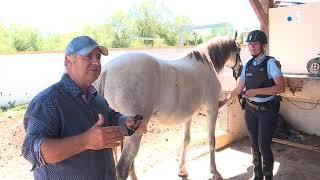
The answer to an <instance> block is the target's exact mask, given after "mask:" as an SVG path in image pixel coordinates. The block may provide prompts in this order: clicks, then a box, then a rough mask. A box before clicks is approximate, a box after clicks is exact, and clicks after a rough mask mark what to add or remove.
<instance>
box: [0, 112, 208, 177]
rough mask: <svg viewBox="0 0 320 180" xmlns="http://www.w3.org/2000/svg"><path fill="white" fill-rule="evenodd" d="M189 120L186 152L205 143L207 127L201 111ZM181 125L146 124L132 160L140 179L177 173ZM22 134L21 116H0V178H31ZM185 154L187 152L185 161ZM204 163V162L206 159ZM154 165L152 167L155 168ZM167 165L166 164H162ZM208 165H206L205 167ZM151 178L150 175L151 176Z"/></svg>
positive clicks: (181, 137) (180, 146) (206, 148)
mask: <svg viewBox="0 0 320 180" xmlns="http://www.w3.org/2000/svg"><path fill="white" fill-rule="evenodd" d="M194 119H195V120H194V121H193V123H192V131H191V138H192V139H191V143H190V145H189V152H191V151H194V150H196V149H198V147H205V151H207V150H208V147H207V145H206V137H207V128H206V119H205V116H204V115H201V114H200V115H196V116H195V117H194ZM183 127H184V126H183V125H175V126H170V127H166V126H162V125H156V124H154V123H152V122H150V123H149V124H148V132H147V134H145V135H144V137H143V139H142V144H141V148H140V151H139V153H138V156H137V158H136V160H135V165H136V173H137V175H138V177H141V178H142V179H149V178H147V177H149V175H150V174H151V175H154V174H155V172H154V171H155V170H156V169H158V168H160V167H161V166H163V163H164V162H166V166H167V165H168V164H170V166H171V165H172V168H170V169H171V170H172V172H171V173H172V174H174V177H177V178H178V176H177V172H178V162H179V158H180V153H181V151H182V140H183V129H184V128H183ZM23 138H24V129H23V125H22V119H18V118H17V117H15V116H14V115H8V116H6V117H4V118H1V119H0V139H1V141H0V179H1V180H6V179H7V180H9V179H10V180H11V179H24V180H28V179H33V178H32V173H31V171H30V169H31V164H30V163H29V162H27V161H26V160H25V159H24V158H23V157H22V155H21V144H22V140H23ZM188 158H189V156H188V154H187V161H190V159H189V160H188ZM207 166H208V163H207ZM155 167H156V168H155ZM166 168H167V167H166ZM206 168H207V169H208V167H206ZM153 179H154V177H153Z"/></svg>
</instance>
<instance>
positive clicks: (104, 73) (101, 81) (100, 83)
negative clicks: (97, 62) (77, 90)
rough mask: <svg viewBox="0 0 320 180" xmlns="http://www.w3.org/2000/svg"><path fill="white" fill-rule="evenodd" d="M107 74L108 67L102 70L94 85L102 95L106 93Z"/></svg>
mask: <svg viewBox="0 0 320 180" xmlns="http://www.w3.org/2000/svg"><path fill="white" fill-rule="evenodd" d="M106 76H107V69H104V70H102V72H101V74H100V75H99V77H98V79H97V80H96V81H95V82H94V83H93V86H94V87H95V88H96V89H97V91H98V94H99V95H101V96H103V95H104V87H105V81H106Z"/></svg>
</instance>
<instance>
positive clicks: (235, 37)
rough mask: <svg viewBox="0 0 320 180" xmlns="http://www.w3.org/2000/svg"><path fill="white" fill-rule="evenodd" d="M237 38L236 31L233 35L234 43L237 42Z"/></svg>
mask: <svg viewBox="0 0 320 180" xmlns="http://www.w3.org/2000/svg"><path fill="white" fill-rule="evenodd" d="M237 37H238V30H236V32H235V33H234V41H236V40H237Z"/></svg>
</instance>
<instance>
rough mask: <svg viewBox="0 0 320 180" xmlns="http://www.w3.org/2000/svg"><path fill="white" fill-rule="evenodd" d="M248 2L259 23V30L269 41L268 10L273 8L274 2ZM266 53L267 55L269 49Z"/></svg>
mask: <svg viewBox="0 0 320 180" xmlns="http://www.w3.org/2000/svg"><path fill="white" fill-rule="evenodd" d="M249 2H250V4H251V6H252V8H253V10H254V12H255V13H256V15H257V17H258V19H259V21H260V29H261V30H262V31H264V32H265V33H266V34H267V37H268V39H269V8H272V7H274V0H249ZM266 53H267V54H269V48H267V50H266Z"/></svg>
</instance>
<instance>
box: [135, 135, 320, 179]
mask: <svg viewBox="0 0 320 180" xmlns="http://www.w3.org/2000/svg"><path fill="white" fill-rule="evenodd" d="M317 142H318V144H320V138H318V140H317ZM207 149H208V148H207V147H203V148H200V149H197V151H196V152H195V151H192V152H188V153H189V155H188V154H187V164H186V165H187V170H188V172H189V176H188V178H182V179H181V178H179V177H178V176H177V172H178V158H174V155H172V154H171V155H168V158H164V159H162V160H161V161H159V162H158V164H157V165H155V166H154V167H152V168H151V169H150V170H149V171H148V172H146V173H145V174H141V175H139V174H138V177H139V178H140V179H143V180H146V179H156V180H158V179H159V180H160V179H163V180H167V179H169V180H171V179H172V180H174V179H181V180H206V179H210V177H209V175H210V173H209V172H210V171H209V154H208V151H207ZM273 150H274V155H275V167H274V180H319V179H320V153H318V152H314V151H309V150H304V149H299V148H294V147H290V146H287V145H282V144H277V143H274V144H273ZM216 162H217V168H218V170H219V172H220V173H221V175H222V176H223V178H224V179H227V180H244V179H248V178H249V177H250V176H251V174H252V171H253V167H252V166H251V155H250V148H249V140H248V139H247V138H245V139H243V140H241V141H238V142H236V143H233V144H232V145H231V146H229V147H227V148H225V149H223V150H220V151H218V152H216Z"/></svg>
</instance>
